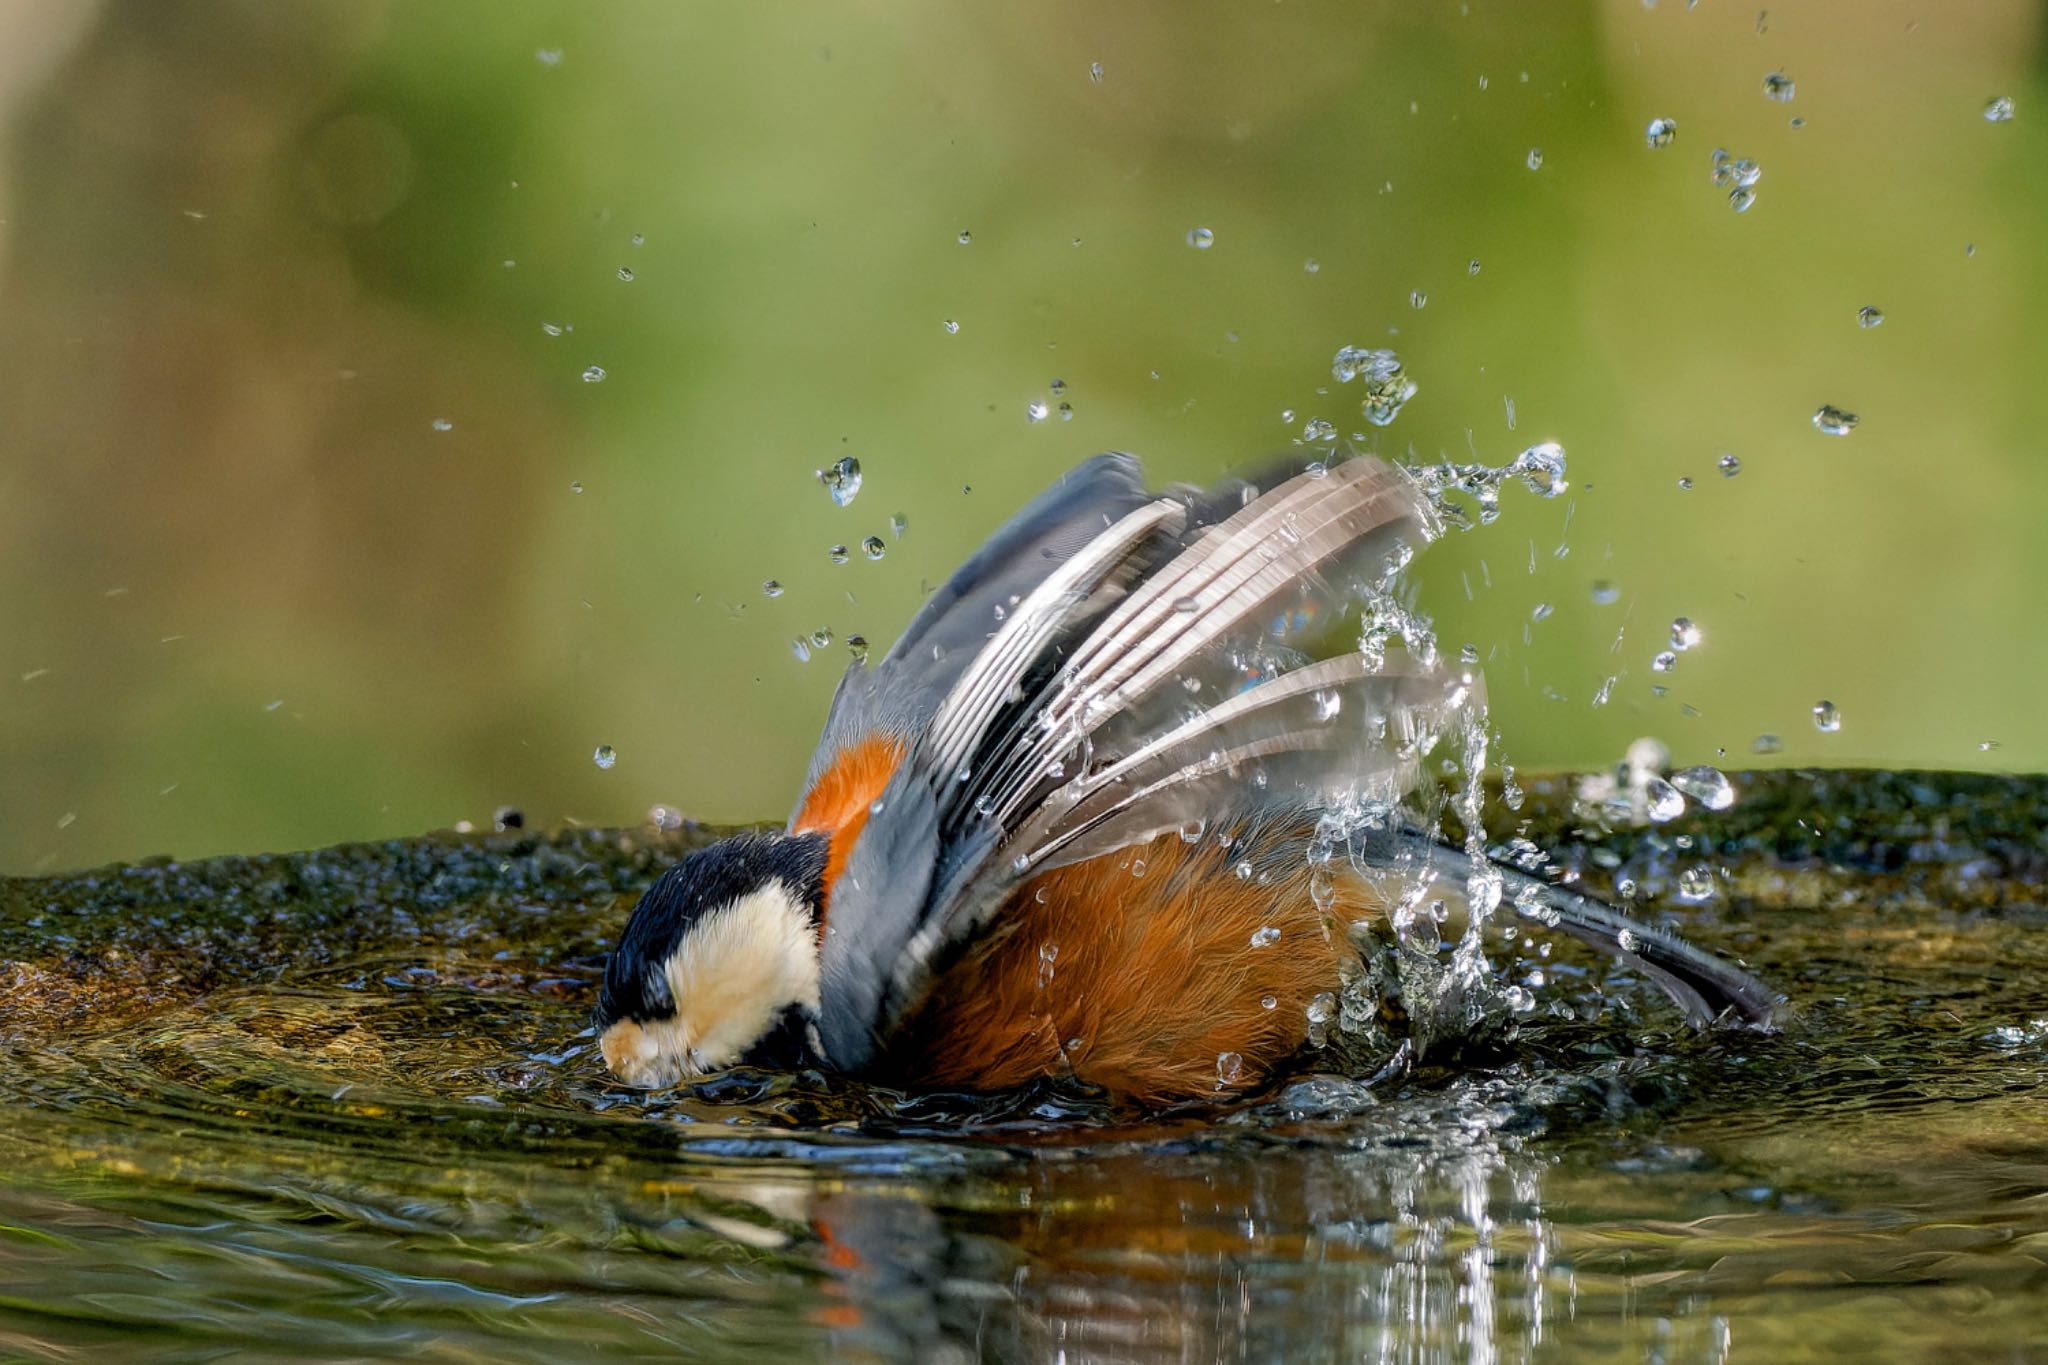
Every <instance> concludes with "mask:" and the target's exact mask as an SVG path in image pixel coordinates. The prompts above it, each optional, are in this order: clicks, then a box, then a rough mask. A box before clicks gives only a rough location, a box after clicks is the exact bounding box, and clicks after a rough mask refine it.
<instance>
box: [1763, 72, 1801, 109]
mask: <svg viewBox="0 0 2048 1365" xmlns="http://www.w3.org/2000/svg"><path fill="white" fill-rule="evenodd" d="M1796 93H1798V87H1797V86H1795V85H1794V84H1793V83H1792V78H1791V77H1790V76H1788V75H1786V74H1785V73H1784V72H1782V71H1773V72H1772V73H1771V74H1770V75H1768V76H1766V77H1764V98H1765V99H1768V100H1776V101H1777V102H1778V103H1780V104H1783V103H1785V102H1786V101H1788V100H1790V99H1791V98H1792V96H1793V95H1794V94H1796Z"/></svg>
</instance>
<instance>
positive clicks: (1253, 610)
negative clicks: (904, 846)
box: [821, 459, 1469, 1066]
mask: <svg viewBox="0 0 2048 1365" xmlns="http://www.w3.org/2000/svg"><path fill="white" fill-rule="evenodd" d="M1240 503H1241V504H1242V505H1241V506H1237V508H1236V510H1235V511H1234V512H1231V513H1230V515H1228V516H1224V517H1223V519H1222V520H1220V521H1218V522H1216V523H1215V524H1213V525H1208V526H1202V525H1201V524H1200V523H1201V522H1203V521H1204V520H1206V519H1207V518H1208V516H1210V515H1220V514H1221V513H1222V512H1223V511H1224V510H1225V509H1226V508H1227V507H1229V506H1232V505H1235V504H1240ZM1190 520H1192V521H1193V522H1194V523H1195V525H1194V527H1193V528H1192V529H1189V526H1188V523H1189V521H1190ZM1435 530H1436V523H1435V520H1434V518H1433V517H1432V515H1431V514H1430V513H1429V511H1428V510H1427V507H1426V504H1425V503H1424V502H1423V500H1422V499H1421V498H1420V496H1419V495H1418V494H1417V493H1416V491H1415V490H1414V489H1413V487H1412V485H1411V484H1410V483H1409V482H1408V481H1407V480H1406V479H1405V477H1404V476H1402V475H1401V474H1400V473H1398V472H1397V471H1395V470H1394V469H1393V468H1392V467H1391V466H1389V465H1387V464H1385V463H1383V462H1381V461H1379V460H1376V459H1355V460H1351V461H1347V462H1344V463H1340V464H1338V465H1335V466H1333V467H1331V468H1330V469H1328V470H1327V471H1319V472H1317V473H1315V474H1304V475H1300V476H1297V477H1295V478H1292V479H1289V480H1287V481H1286V482H1284V483H1281V484H1280V485H1279V486H1277V487H1275V488H1273V489H1271V490H1270V491H1269V492H1266V493H1265V494H1263V495H1262V496H1256V497H1251V496H1249V495H1247V494H1246V493H1244V492H1243V491H1241V490H1240V489H1238V488H1235V487H1233V488H1231V489H1228V490H1220V491H1219V492H1218V493H1216V494H1213V495H1211V496H1210V497H1208V498H1207V499H1204V500H1199V501H1198V500H1194V499H1187V500H1176V499H1170V498H1163V499H1159V500H1157V501H1155V502H1152V503H1148V504H1146V505H1145V506H1143V507H1141V508H1138V509H1136V510H1134V511H1130V512H1127V513H1126V514H1125V515H1124V517H1123V518H1121V519H1119V520H1118V521H1117V522H1116V523H1115V524H1113V525H1112V526H1111V527H1110V528H1109V529H1108V530H1107V531H1106V532H1104V533H1103V534H1102V535H1101V536H1100V537H1099V538H1098V539H1097V540H1096V541H1095V542H1093V543H1091V544H1090V545H1088V546H1087V547H1086V548H1085V549H1083V550H1081V551H1079V552H1076V553H1075V554H1073V555H1071V556H1070V557H1069V558H1068V559H1067V560H1066V561H1065V562H1063V563H1062V564H1061V565H1060V566H1059V568H1058V569H1056V570H1055V571H1054V572H1053V574H1051V575H1050V576H1044V577H1043V581H1042V582H1040V583H1039V584H1038V586H1036V587H1035V588H1033V590H1032V591H1031V592H1030V594H1029V595H1027V596H1026V597H1025V598H1024V599H1023V601H1021V602H1020V603H1019V604H1018V605H1017V607H1016V608H1015V609H1014V610H1013V611H1011V612H1010V613H1009V617H1008V619H1007V620H1006V621H1005V622H1004V623H1003V625H1002V626H1001V628H1000V629H998V630H997V631H996V632H995V635H994V637H993V638H992V639H991V640H990V641H989V642H988V644H987V646H986V647H985V648H983V649H982V650H981V652H980V653H979V654H978V655H977V656H976V658H975V659H974V661H973V663H972V664H970V665H969V666H968V667H967V668H966V669H965V670H963V671H962V672H961V673H960V674H959V675H958V677H957V679H956V681H954V683H953V684H952V686H951V687H950V689H949V690H948V691H947V693H946V695H945V697H944V699H943V700H942V701H941V702H940V703H939V705H938V706H937V708H936V710H935V712H934V713H933V715H932V718H931V723H930V724H929V725H928V726H927V727H925V728H924V729H923V730H922V731H921V732H920V733H919V734H918V735H917V737H916V739H915V740H914V743H913V748H912V750H911V753H910V755H909V757H908V759H907V761H906V762H905V763H904V764H903V765H902V767H901V768H900V769H899V770H898V772H897V776H896V779H895V781H894V782H893V783H892V786H891V790H890V792H888V793H885V794H884V797H883V799H882V801H881V802H880V803H879V805H880V809H879V810H878V811H877V813H876V814H875V816H874V817H873V820H872V822H871V823H870V825H869V827H868V828H869V831H870V832H869V833H868V834H865V835H863V837H862V842H863V843H865V842H867V841H868V840H869V839H873V838H877V837H886V828H887V826H888V825H889V824H890V823H891V821H892V814H893V811H894V808H895V805H896V802H897V798H898V795H899V794H900V793H899V788H907V787H910V786H913V785H914V786H917V787H919V788H921V789H922V791H921V794H920V799H918V800H915V801H910V802H906V803H904V809H905V810H906V812H908V811H915V812H916V813H917V817H918V819H919V820H920V821H923V822H927V823H926V828H928V829H929V830H930V831H931V835H930V837H931V838H932V840H933V842H934V845H935V848H934V852H935V854H936V866H935V867H933V868H931V869H930V870H929V871H927V870H925V869H918V870H917V872H916V876H915V881H916V887H915V889H914V890H913V889H912V888H911V887H909V886H906V885H903V884H902V882H903V881H906V880H910V875H909V870H908V869H902V870H900V871H899V873H898V874H897V875H898V877H899V878H900V879H901V880H899V882H898V884H897V885H895V886H892V887H886V888H884V887H880V886H877V887H869V888H864V890H863V892H862V893H861V894H862V895H863V896H864V897H868V898H873V897H881V898H885V899H886V901H887V902H888V906H887V908H886V910H885V908H884V907H883V906H882V905H880V904H875V905H872V906H863V907H862V908H861V910H860V911H859V912H857V913H858V914H859V918H860V921H861V923H860V926H859V928H858V934H859V936H860V938H861V942H860V943H859V944H858V945H857V946H856V945H855V944H853V943H850V942H848V939H849V938H850V937H851V936H853V934H854V933H855V932H856V931H855V929H854V926H853V925H851V924H850V923H849V922H848V921H847V920H846V919H844V918H842V907H843V906H847V905H848V901H849V899H850V898H848V897H847V893H846V891H845V890H844V889H840V890H835V892H834V920H835V925H834V930H833V931H829V932H828V934H827V937H826V941H825V946H824V968H825V972H824V981H823V991H824V996H825V1000H824V1008H823V1009H822V1011H821V1020H822V1023H823V1026H824V1030H825V1033H826V1036H825V1039H824V1041H825V1044H826V1047H827V1050H828V1052H829V1053H830V1055H832V1056H833V1057H834V1059H835V1060H836V1061H839V1062H840V1063H841V1064H842V1065H848V1066H859V1065H860V1064H861V1063H862V1062H863V1061H865V1060H866V1059H867V1058H868V1057H869V1056H871V1055H872V1052H873V1049H874V1043H875V1039H876V1037H877V1036H879V1035H886V1033H887V1031H888V1029H889V1027H891V1026H892V1025H893V1024H894V1022H895V1021H896V1019H897V1018H899V1017H900V1016H901V1014H902V1012H903V1011H904V1010H905V1009H907V1008H908V1007H909V1006H910V1005H912V1004H914V1003H915V1001H916V1000H917V999H918V997H919V995H920V994H921V992H922V990H923V988H924V985H925V983H926V981H927V980H928V979H929V976H930V973H931V971H932V970H933V969H934V966H935V965H936V962H937V960H938V959H939V958H940V956H941V955H942V954H943V952H944V951H945V950H947V949H948V948H949V947H950V946H951V945H952V944H953V943H955V942H957V941H958V940H960V939H961V938H962V937H964V936H965V935H966V934H968V933H970V932H971V931H972V930H973V929H974V928H976V927H977V926H978V925H979V924H980V923H981V922H982V921H983V920H985V919H986V917H987V916H988V915H989V914H991V913H993V912H994V911H995V909H996V908H997V907H999V906H1000V905H1001V903H1002V900H1003V898H1004V896H1005V895H1006V894H1007V893H1008V891H1009V890H1010V889H1011V888H1012V887H1014V886H1015V885H1016V884H1017V882H1018V880H1019V879H1020V877H1022V876H1025V875H1029V874H1030V872H1031V871H1033V870H1034V869H1040V868H1043V867H1047V866H1057V865H1059V864H1060V863H1063V862H1071V861H1078V860H1080V859H1082V858H1085V857H1091V856H1095V855H1097V854H1099V853H1102V852H1107V851H1110V850H1112V849H1114V848H1116V847H1119V846H1122V845H1124V844H1128V843H1131V842H1134V841H1135V840H1137V839H1139V838H1142V837H1145V836H1146V834H1147V833H1148V832H1151V831H1155V830H1157V829H1161V828H1165V827H1167V826H1168V825H1171V824H1178V823H1181V822H1182V821H1183V820H1185V819H1187V818H1188V817H1189V815H1190V814H1191V813H1198V812H1199V809H1200V808H1202V807H1204V806H1207V807H1208V808H1209V809H1211V810H1215V809H1219V808H1221V809H1228V808H1230V807H1232V806H1242V805H1245V804H1247V803H1246V800H1245V797H1244V788H1245V785H1246V781H1247V780H1248V779H1245V778H1241V777H1239V778H1233V777H1232V776H1231V774H1232V773H1233V772H1236V773H1239V774H1243V773H1245V772H1246V771H1247V769H1248V768H1249V769H1257V770H1260V771H1264V772H1265V773H1266V774H1267V775H1268V781H1269V783H1271V782H1272V780H1273V779H1275V778H1278V779H1279V783H1280V785H1279V786H1278V788H1273V787H1271V786H1269V788H1268V790H1271V791H1273V792H1274V794H1275V796H1276V797H1277V796H1280V795H1283V794H1284V795H1286V796H1288V797H1290V798H1293V799H1296V800H1299V799H1301V797H1302V796H1303V795H1304V794H1306V795H1308V796H1309V797H1310V798H1311V800H1310V804H1313V803H1314V798H1315V797H1317V796H1321V797H1323V798H1325V799H1328V798H1330V797H1332V796H1333V795H1335V794H1341V793H1345V792H1351V791H1356V790H1358V788H1359V787H1360V785H1361V784H1365V785H1367V786H1374V785H1375V784H1377V786H1376V789H1384V790H1386V791H1388V792H1397V791H1398V789H1399V787H1400V786H1401V784H1402V783H1403V782H1405V781H1406V780H1408V779H1409V777H1410V776H1411V775H1412V766H1413V764H1414V763H1415V761H1416V755H1415V753H1414V752H1413V751H1412V747H1411V751H1410V752H1407V753H1405V754H1404V753H1403V752H1402V749H1403V748H1404V746H1403V744H1402V743H1401V742H1400V740H1399V738H1398V736H1400V735H1402V734H1405V733H1411V732H1412V734H1413V735H1414V736H1416V737H1417V738H1419V737H1421V736H1422V735H1423V734H1424V733H1425V732H1435V731H1439V730H1440V729H1441V728H1442V724H1443V723H1444V721H1445V719H1446V718H1447V716H1448V714H1449V712H1450V711H1451V710H1453V709H1455V706H1456V705H1457V704H1458V699H1457V696H1456V694H1457V692H1458V687H1459V681H1454V680H1449V679H1447V678H1446V677H1445V676H1444V675H1440V674H1437V673H1434V672H1431V671H1430V670H1427V669H1421V668H1415V669H1413V670H1404V671H1398V672H1395V673H1391V674H1388V675H1387V676H1384V677H1379V676H1374V674H1373V673H1372V671H1371V670H1369V669H1367V668H1366V667H1365V662H1364V660H1363V659H1362V658H1352V659H1340V660H1333V661H1331V662H1330V663H1328V664H1325V665H1320V666H1315V667H1316V669H1317V671H1305V672H1302V673H1301V674H1300V676H1297V674H1296V673H1283V674H1282V675H1281V676H1279V677H1278V678H1274V679H1270V680H1268V681H1265V682H1262V683H1260V684H1259V685H1257V686H1254V687H1253V688H1252V689H1251V690H1249V691H1247V692H1244V693H1242V694H1241V695H1239V696H1237V697H1235V698H1232V699H1230V700H1228V701H1226V702H1223V703H1221V704H1219V705H1217V706H1213V707H1211V708H1209V710H1208V711H1206V712H1204V713H1202V714H1199V715H1194V716H1190V717H1186V718H1183V717H1181V716H1180V715H1179V714H1178V713H1177V712H1171V711H1168V710H1167V709H1166V708H1165V707H1164V706H1163V705H1162V701H1163V699H1164V698H1167V697H1170V696H1171V695H1172V693H1173V692H1177V691H1178V689H1179V687H1180V682H1179V680H1180V679H1182V678H1183V677H1188V676H1194V675H1196V674H1201V673H1205V672H1208V673H1213V672H1214V671H1215V669H1214V665H1215V656H1216V654H1217V652H1218V651H1219V650H1222V649H1224V648H1226V647H1227V646H1228V645H1229V644H1230V643H1231V642H1232V641H1233V640H1235V639H1241V638H1243V636H1244V635H1245V634H1246V632H1247V631H1248V629H1249V624H1248V623H1250V622H1252V621H1253V620H1255V619H1257V618H1260V617H1261V616H1262V615H1263V614H1265V613H1267V612H1269V611H1270V610H1272V608H1273V607H1274V606H1275V604H1276V603H1280V602H1283V601H1289V602H1292V601H1297V600H1300V597H1301V594H1302V593H1303V591H1304V583H1306V585H1307V591H1308V594H1309V596H1310V597H1311V598H1314V599H1317V600H1321V601H1323V602H1325V604H1328V603H1329V602H1330V601H1331V599H1334V598H1335V597H1336V596H1337V594H1336V593H1335V592H1334V591H1333V590H1331V589H1330V588H1329V587H1328V586H1327V585H1326V584H1325V582H1324V580H1323V579H1322V578H1321V577H1319V576H1318V575H1319V574H1326V573H1332V572H1350V571H1355V570H1365V571H1368V572H1369V573H1370V575H1371V576H1372V577H1373V578H1374V579H1375V581H1377V580H1378V579H1379V578H1381V577H1384V570H1385V569H1386V568H1389V567H1396V566H1398V565H1399V564H1400V563H1404V562H1405V560H1406V558H1407V556H1408V555H1409V554H1411V553H1412V551H1413V548H1414V547H1415V546H1416V545H1419V544H1420V543H1421V542H1422V541H1424V540H1426V539H1427V538H1428V537H1429V536H1430V535H1431V534H1433V533H1434V531H1435ZM1041 575H1043V571H1042V569H1041ZM1466 685H1467V687H1468V688H1469V683H1467V684H1466ZM1333 706H1334V709H1335V714H1336V715H1337V716H1343V715H1344V714H1345V712H1346V710H1347V709H1348V710H1349V711H1350V713H1351V716H1350V719H1352V720H1353V721H1354V723H1355V729H1354V728H1353V727H1352V726H1341V725H1336V724H1332V723H1330V719H1328V718H1326V713H1328V712H1329V711H1330V709H1331V708H1332V707H1333ZM1375 715H1377V716H1379V717H1381V718H1382V719H1383V720H1384V721H1385V729H1386V731H1387V733H1388V734H1390V735H1394V736H1396V739H1395V740H1394V742H1393V743H1392V744H1391V745H1389V746H1388V749H1387V751H1386V752H1381V751H1380V750H1379V748H1378V747H1377V745H1378V744H1379V743H1380V737H1379V736H1378V735H1377V734H1375V733H1374V732H1373V731H1374V727H1373V725H1372V723H1371V717H1373V716H1375ZM1133 717H1143V718H1144V720H1143V721H1142V723H1134V722H1133V720H1132V718H1133ZM1361 764H1363V765H1365V767H1364V769H1363V770H1362V771H1361V769H1360V765H1361ZM1375 765H1376V766H1375ZM1063 792H1064V793H1065V794H1064V795H1062V793H1063ZM923 793H929V796H926V795H924V794H923ZM934 797H935V798H936V799H935V802H934V801H933V799H932V798H934ZM1253 804H1256V798H1254V802H1253ZM906 818H907V817H906ZM854 860H855V864H856V865H858V864H860V863H862V862H864V861H867V860H863V859H862V857H861V849H860V848H859V847H858V846H856V849H855V852H854ZM855 870H856V869H855V868H854V867H850V868H849V872H848V880H853V879H854V872H855ZM877 873H878V874H879V869H877ZM905 892H910V893H911V894H910V895H909V896H907V897H906V896H905V895H904V893H905ZM869 910H872V911H873V912H874V913H867V911H869ZM856 959H858V960H859V965H858V966H856ZM883 963H887V964H889V965H888V968H887V970H886V972H884V973H882V977H883V979H882V980H881V981H879V982H876V983H874V984H875V986H876V987H878V988H879V990H878V991H876V990H871V989H870V988H869V983H868V982H867V981H865V980H857V979H856V978H860V977H864V976H866V975H868V973H869V972H870V971H872V969H873V968H875V967H879V966H881V965H882V964H883Z"/></svg>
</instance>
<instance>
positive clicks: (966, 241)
mask: <svg viewBox="0 0 2048 1365" xmlns="http://www.w3.org/2000/svg"><path fill="white" fill-rule="evenodd" d="M959 240H960V245H962V246H969V245H972V244H973V242H974V234H973V233H971V232H969V231H968V230H967V229H966V228H961V229H960V239H959Z"/></svg>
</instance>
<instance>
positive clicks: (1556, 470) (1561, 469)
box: [1414, 441, 1571, 530]
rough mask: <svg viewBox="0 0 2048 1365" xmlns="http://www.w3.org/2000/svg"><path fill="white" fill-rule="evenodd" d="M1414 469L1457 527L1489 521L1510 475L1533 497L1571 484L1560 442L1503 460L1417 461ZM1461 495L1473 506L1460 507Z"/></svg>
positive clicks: (1552, 494)
mask: <svg viewBox="0 0 2048 1365" xmlns="http://www.w3.org/2000/svg"><path fill="white" fill-rule="evenodd" d="M1414 473H1415V475H1416V477H1417V478H1418V479H1419V480H1420V481H1421V484H1422V490H1423V492H1424V493H1426V494H1427V495H1428V497H1429V500H1430V503H1431V505H1432V506H1434V507H1435V508H1436V511H1437V513H1438V515H1439V516H1441V517H1442V518H1443V520H1444V524H1445V525H1447V526H1455V527H1457V528H1458V529H1460V530H1469V529H1471V527H1472V526H1474V525H1475V524H1476V525H1480V526H1490V525H1492V524H1493V522H1494V521H1495V520H1496V519H1497V518H1498V517H1499V516H1500V490H1501V485H1503V484H1505V483H1508V482H1509V481H1511V480H1519V481H1520V482H1521V484H1522V485H1523V486H1524V487H1525V488H1527V489H1528V490H1529V491H1530V492H1531V493H1534V494H1535V495H1536V496H1537V497H1539V498H1554V497H1557V496H1559V495H1560V494H1562V493H1564V492H1565V491H1566V490H1567V489H1569V488H1570V487H1571V482H1570V481H1569V480H1568V479H1567V478H1566V477H1565V453H1564V447H1563V446H1561V445H1559V444H1557V442H1555V441H1544V442H1542V443H1540V444H1538V445H1533V446H1530V447H1529V448H1528V449H1527V450H1524V451H1523V452H1522V453H1521V454H1519V455H1517V456H1515V458H1514V459H1512V460H1510V461H1508V462H1507V463H1506V464H1504V465H1488V464H1478V463H1474V464H1459V463H1456V462H1454V461H1445V462H1444V463H1442V464H1434V465H1422V466H1419V467H1417V468H1416V469H1415V471H1414ZM1461 499H1470V500H1471V502H1472V503H1473V505H1474V507H1475V509H1476V511H1468V510H1466V508H1465V506H1464V504H1463V502H1462V501H1461Z"/></svg>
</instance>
